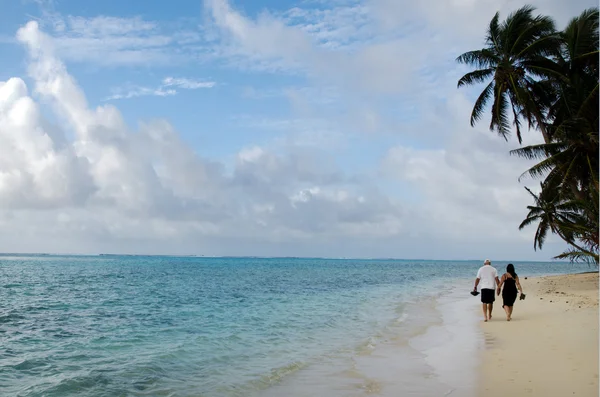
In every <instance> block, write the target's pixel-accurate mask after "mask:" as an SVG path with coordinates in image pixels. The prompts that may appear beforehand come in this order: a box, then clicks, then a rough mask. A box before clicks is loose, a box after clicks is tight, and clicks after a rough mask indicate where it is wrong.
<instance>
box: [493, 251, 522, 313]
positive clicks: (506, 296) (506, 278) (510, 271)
mask: <svg viewBox="0 0 600 397" xmlns="http://www.w3.org/2000/svg"><path fill="white" fill-rule="evenodd" d="M503 286H504V289H502V287H503ZM500 290H502V301H503V302H502V303H503V305H502V307H503V308H504V311H505V312H506V321H510V319H511V317H512V312H513V305H514V304H515V301H516V300H517V291H520V292H521V293H523V288H521V283H519V276H517V273H515V267H514V266H513V264H512V263H509V264H508V266H506V273H504V274H503V275H502V278H501V279H500V284H498V295H500Z"/></svg>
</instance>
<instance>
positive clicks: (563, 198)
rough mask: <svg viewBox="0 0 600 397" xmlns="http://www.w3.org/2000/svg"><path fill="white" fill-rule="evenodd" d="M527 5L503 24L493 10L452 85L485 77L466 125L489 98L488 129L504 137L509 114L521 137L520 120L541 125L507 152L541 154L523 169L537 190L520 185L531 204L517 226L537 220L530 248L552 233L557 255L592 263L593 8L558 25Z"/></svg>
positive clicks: (595, 158)
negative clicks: (533, 138)
mask: <svg viewBox="0 0 600 397" xmlns="http://www.w3.org/2000/svg"><path fill="white" fill-rule="evenodd" d="M532 12H533V8H532V7H529V6H526V7H523V8H521V9H519V10H517V11H516V12H514V13H513V14H511V15H509V16H508V17H507V19H506V20H505V21H504V22H503V23H502V24H500V23H499V22H498V20H499V16H498V14H496V15H495V16H494V18H493V19H492V21H491V22H490V26H489V29H488V34H487V37H486V48H484V49H482V50H478V51H471V52H469V53H465V54H463V55H461V56H460V57H459V58H458V61H459V62H463V63H467V64H470V65H474V66H476V67H477V68H478V69H477V70H475V71H473V72H471V73H467V74H466V75H465V76H463V77H462V78H461V79H460V80H459V83H458V86H459V87H461V86H462V85H470V84H475V83H478V82H484V81H487V79H491V81H490V82H489V83H488V85H487V86H486V88H485V89H484V91H483V92H482V93H481V95H480V96H479V98H478V99H477V101H476V102H475V106H474V108H473V112H472V114H471V125H473V124H475V122H477V121H478V120H479V119H480V118H481V117H482V115H483V113H484V110H485V105H486V104H487V103H488V102H489V100H490V99H492V98H493V103H492V122H491V125H490V129H492V130H495V131H497V132H498V133H499V134H500V135H502V136H504V137H505V138H507V136H508V134H509V132H510V128H511V126H510V123H509V120H510V118H512V122H513V124H514V126H515V127H516V132H517V137H518V139H519V142H521V136H520V122H521V120H526V121H527V122H528V123H529V127H530V128H532V127H533V128H537V129H539V130H540V131H541V132H542V135H543V137H544V142H545V143H544V144H540V145H531V146H527V147H523V148H519V149H516V150H513V151H511V154H514V155H517V156H520V157H524V158H527V159H530V160H532V159H535V160H538V161H539V162H538V163H537V164H536V165H534V166H533V167H531V168H530V169H529V170H527V171H526V172H525V173H524V174H523V175H522V177H523V176H524V175H528V176H532V177H534V178H541V179H543V182H541V185H540V187H541V191H540V193H539V194H537V195H536V194H534V193H533V192H532V191H531V190H530V189H527V188H526V189H527V191H528V192H529V194H530V195H531V196H532V198H533V200H534V205H531V206H529V207H527V208H528V209H529V213H528V215H527V217H526V219H525V220H524V221H523V222H522V223H521V225H520V226H519V229H523V228H524V227H526V226H529V225H532V224H537V230H536V234H535V237H534V249H541V248H542V245H543V244H544V241H545V239H546V237H547V235H548V233H553V234H557V235H558V236H560V237H561V238H562V239H563V240H564V241H565V242H567V243H568V244H569V245H570V248H569V249H568V250H567V251H565V252H564V253H562V254H560V255H558V256H557V257H556V258H561V259H565V258H568V259H571V260H584V261H592V262H595V263H596V264H598V238H599V236H598V228H599V222H598V220H599V216H600V215H599V211H598V203H599V198H598V197H599V183H598V173H599V172H598V170H599V168H600V164H599V155H598V144H599V140H598V130H599V124H598V121H599V120H598V113H599V112H598V109H599V100H598V71H599V67H598V63H599V62H598V60H599V57H598V55H599V52H598V47H599V40H598V9H597V8H592V9H588V10H585V11H584V12H583V13H581V15H579V16H578V17H576V18H574V19H573V20H571V22H570V23H569V24H568V25H567V27H566V28H565V30H564V31H562V32H554V28H553V23H552V20H551V19H549V18H547V17H543V16H537V17H533V16H532ZM511 113H512V115H510V114H511Z"/></svg>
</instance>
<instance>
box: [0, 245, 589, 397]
mask: <svg viewBox="0 0 600 397" xmlns="http://www.w3.org/2000/svg"><path fill="white" fill-rule="evenodd" d="M506 263H507V262H494V263H493V265H494V266H495V267H497V268H498V270H499V272H500V273H502V271H503V270H504V268H505V266H506ZM513 263H515V266H516V269H517V272H518V273H519V275H520V276H521V277H527V276H537V275H548V274H560V273H576V272H582V271H589V270H591V269H590V268H589V267H587V266H584V265H572V264H567V263H558V262H551V263H539V262H535V263H533V262H513ZM480 265H481V261H425V260H422V261H420V260H351V259H335V260H334V259H307V258H199V257H143V256H45V255H39V256H25V255H11V256H9V255H5V256H0V395H2V396H23V397H25V396H27V397H42V396H43V397H71V396H73V397H74V396H77V397H92V396H107V397H108V396H111V397H112V396H183V397H188V396H189V397H201V396H207V397H208V396H223V397H232V396H260V397H263V396H366V395H373V394H375V395H432V396H434V395H440V396H443V395H450V393H452V392H453V391H454V394H451V395H452V396H455V395H461V391H460V390H462V395H467V394H468V393H469V388H470V387H471V386H472V384H473V379H472V377H470V376H469V375H468V374H472V372H473V371H472V367H473V366H476V363H475V362H473V361H472V360H471V361H469V360H468V359H464V360H463V359H462V358H461V357H462V356H469V357H476V354H471V353H472V352H475V351H476V350H477V349H478V344H479V343H481V337H480V335H479V334H478V331H477V329H478V328H477V327H476V326H475V325H476V323H477V321H478V318H477V314H478V312H477V311H476V308H477V306H478V299H477V298H473V297H471V296H470V295H469V291H470V289H471V288H472V285H473V279H474V276H475V274H476V271H477V269H478V268H479V266H480ZM526 302H527V300H525V301H523V302H518V304H526ZM499 310H501V309H499ZM516 315H518V305H517V306H516V308H515V316H516ZM470 352H471V353H470ZM469 366H471V368H469ZM461 387H462V389H461ZM399 393H400V394H399Z"/></svg>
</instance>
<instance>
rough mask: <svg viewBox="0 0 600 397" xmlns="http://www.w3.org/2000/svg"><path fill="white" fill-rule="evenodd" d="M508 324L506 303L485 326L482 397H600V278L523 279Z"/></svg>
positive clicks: (498, 303)
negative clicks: (520, 294) (521, 296)
mask: <svg viewBox="0 0 600 397" xmlns="http://www.w3.org/2000/svg"><path fill="white" fill-rule="evenodd" d="M521 284H522V286H523V290H524V292H525V294H526V295H527V297H526V299H525V300H524V301H519V300H517V302H516V303H515V306H514V312H513V316H512V321H511V322H507V321H506V316H505V314H504V310H503V309H502V298H501V297H500V298H499V299H498V298H497V299H496V305H495V307H494V314H493V318H492V321H491V322H487V323H484V322H483V321H482V322H481V325H480V327H481V329H482V330H483V333H484V335H485V349H484V351H483V362H482V366H481V372H480V378H479V393H478V395H481V396H486V397H492V396H502V397H505V396H540V397H541V396H544V397H553V396H556V397H564V396H585V397H587V396H598V321H599V320H598V273H586V274H575V275H564V276H551V277H539V278H529V279H527V280H525V279H524V278H523V277H522V278H521Z"/></svg>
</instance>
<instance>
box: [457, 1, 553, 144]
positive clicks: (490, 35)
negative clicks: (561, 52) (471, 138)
mask: <svg viewBox="0 0 600 397" xmlns="http://www.w3.org/2000/svg"><path fill="white" fill-rule="evenodd" d="M534 10H535V8H533V7H532V6H524V7H522V8H520V9H518V10H517V11H515V12H513V13H511V14H510V15H509V16H508V17H507V18H506V20H505V21H504V22H502V23H500V22H499V19H500V14H499V13H496V15H494V17H493V18H492V20H491V22H490V25H489V27H488V32H487V35H486V38H485V47H484V48H482V49H480V50H475V51H469V52H466V53H464V54H462V55H461V56H459V57H458V58H457V59H456V60H457V61H458V62H459V63H463V64H467V65H469V66H473V67H475V68H476V70H474V71H472V72H469V73H467V74H465V75H464V76H463V77H462V78H461V79H460V80H459V81H458V87H459V88H460V87H462V86H465V85H473V84H476V83H483V82H487V81H488V80H489V79H491V80H490V81H489V83H488V84H487V85H486V87H485V88H484V90H483V91H482V92H481V94H480V95H479V97H478V98H477V100H476V101H475V105H474V106H473V111H472V113H471V126H474V125H475V123H476V122H477V121H479V120H480V119H481V117H482V116H483V114H484V109H485V107H486V105H487V103H488V102H489V101H490V99H493V101H492V108H491V113H492V118H491V123H490V130H491V131H496V132H497V133H498V134H500V135H501V136H502V137H504V138H505V139H508V136H509V135H510V131H511V123H510V119H511V118H512V124H513V125H514V127H515V128H516V133H517V139H518V140H519V143H521V141H522V138H521V119H525V120H526V121H527V122H528V123H529V127H537V128H539V129H540V131H541V132H542V134H543V136H544V141H545V142H549V141H550V138H549V137H548V135H547V132H546V126H545V120H544V119H545V118H544V112H545V111H546V106H545V104H543V103H540V102H539V101H537V102H536V101H535V100H534V99H535V95H534V93H532V92H531V91H532V90H534V86H535V83H536V77H538V76H544V75H545V71H544V70H543V68H540V67H539V65H538V60H539V59H540V58H545V57H547V56H550V55H554V54H557V53H558V48H559V46H558V35H557V34H556V29H555V27H554V21H553V20H552V19H551V18H549V17H546V16H541V15H538V16H535V17H534V16H533V11H534ZM538 99H539V98H538ZM511 113H512V115H511Z"/></svg>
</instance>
